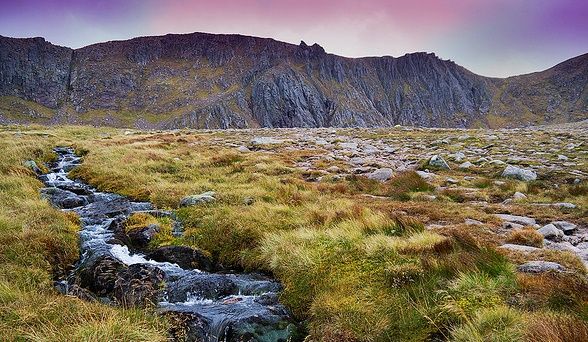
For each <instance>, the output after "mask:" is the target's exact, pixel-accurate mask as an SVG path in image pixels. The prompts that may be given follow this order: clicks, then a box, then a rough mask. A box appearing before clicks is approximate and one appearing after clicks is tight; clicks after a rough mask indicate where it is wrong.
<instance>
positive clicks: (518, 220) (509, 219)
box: [494, 214, 537, 226]
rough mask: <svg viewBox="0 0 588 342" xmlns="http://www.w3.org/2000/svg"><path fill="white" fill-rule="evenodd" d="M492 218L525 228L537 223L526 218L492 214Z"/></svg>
mask: <svg viewBox="0 0 588 342" xmlns="http://www.w3.org/2000/svg"><path fill="white" fill-rule="evenodd" d="M494 216H496V217H498V218H499V219H501V220H503V221H507V222H513V223H518V224H522V225H525V226H535V225H536V224H537V221H535V219H534V218H530V217H526V216H517V215H508V214H494Z"/></svg>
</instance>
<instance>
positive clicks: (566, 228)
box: [551, 221, 578, 235]
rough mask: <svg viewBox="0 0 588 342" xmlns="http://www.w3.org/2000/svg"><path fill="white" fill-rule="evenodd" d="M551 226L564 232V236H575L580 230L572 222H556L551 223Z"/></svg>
mask: <svg viewBox="0 0 588 342" xmlns="http://www.w3.org/2000/svg"><path fill="white" fill-rule="evenodd" d="M551 224H552V225H554V226H556V227H557V228H558V229H560V230H561V231H563V232H564V234H566V235H571V234H573V233H574V232H575V231H576V229H577V228H578V226H577V225H575V224H573V223H571V222H568V221H555V222H551Z"/></svg>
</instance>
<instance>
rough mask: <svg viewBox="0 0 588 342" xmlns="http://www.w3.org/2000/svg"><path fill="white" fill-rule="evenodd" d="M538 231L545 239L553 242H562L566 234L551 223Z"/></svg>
mask: <svg viewBox="0 0 588 342" xmlns="http://www.w3.org/2000/svg"><path fill="white" fill-rule="evenodd" d="M537 231H538V232H539V233H541V235H543V237H545V238H546V239H549V240H553V241H561V239H562V238H563V237H564V232H563V231H561V230H559V229H558V228H557V227H556V226H554V225H553V224H551V223H550V224H548V225H545V226H543V227H541V228H539V229H538V230H537Z"/></svg>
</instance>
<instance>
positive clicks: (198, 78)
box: [0, 33, 588, 128]
mask: <svg viewBox="0 0 588 342" xmlns="http://www.w3.org/2000/svg"><path fill="white" fill-rule="evenodd" d="M587 84H588V54H585V55H582V56H579V57H576V58H573V59H571V60H568V61H566V62H563V63H561V64H559V65H557V66H555V67H553V68H551V69H548V70H546V71H543V72H539V73H533V74H529V75H522V76H516V77H511V78H506V79H497V78H487V77H482V76H479V75H476V74H474V73H472V72H469V71H468V70H466V69H465V68H463V67H460V66H459V65H457V64H455V63H453V62H452V61H447V60H442V59H439V58H438V57H436V56H435V55H434V54H430V53H413V54H407V55H405V56H402V57H398V58H393V57H369V58H344V57H340V56H336V55H333V54H328V53H326V52H325V51H324V49H323V48H322V47H320V46H319V45H317V44H314V45H311V46H309V45H307V44H306V43H304V42H302V43H301V44H300V45H293V44H288V43H282V42H278V41H275V40H273V39H266V38H255V37H247V36H241V35H214V34H204V33H194V34H186V35H166V36H158V37H140V38H134V39H130V40H126V41H113V42H107V43H100V44H94V45H90V46H87V47H83V48H81V49H76V50H72V49H69V48H65V47H58V46H54V45H52V44H50V43H48V42H46V41H45V40H44V39H42V38H31V39H15V38H6V37H0V122H4V123H12V122H38V123H85V124H97V125H110V126H126V127H140V128H177V127H195V128H204V127H206V128H230V127H237V128H243V127H260V126H261V127H321V126H367V127H377V126H393V125H396V124H401V125H418V126H433V127H476V126H481V127H484V126H490V127H506V126H524V125H529V124H537V123H547V122H567V121H576V120H581V119H585V118H586V117H588V87H587Z"/></svg>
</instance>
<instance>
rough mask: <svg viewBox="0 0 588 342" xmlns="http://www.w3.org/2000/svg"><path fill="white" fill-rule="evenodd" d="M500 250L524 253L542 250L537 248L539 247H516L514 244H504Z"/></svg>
mask: <svg viewBox="0 0 588 342" xmlns="http://www.w3.org/2000/svg"><path fill="white" fill-rule="evenodd" d="M499 248H504V249H508V250H511V251H515V252H522V253H531V252H535V251H538V250H540V248H537V247H531V246H524V245H516V244H512V243H507V244H504V245H502V246H500V247H499Z"/></svg>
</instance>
